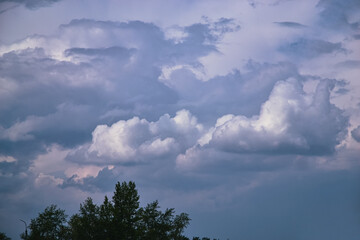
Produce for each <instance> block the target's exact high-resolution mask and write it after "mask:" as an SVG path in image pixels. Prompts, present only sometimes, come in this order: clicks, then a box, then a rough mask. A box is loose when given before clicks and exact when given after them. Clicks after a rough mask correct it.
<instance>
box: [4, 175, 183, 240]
mask: <svg viewBox="0 0 360 240" xmlns="http://www.w3.org/2000/svg"><path fill="white" fill-rule="evenodd" d="M139 199H140V197H139V194H138V192H137V190H136V185H135V183H134V182H128V183H127V182H123V183H119V182H118V183H117V184H116V185H115V192H114V195H113V197H112V201H109V199H108V198H107V196H105V198H104V202H103V203H102V204H101V205H100V206H97V205H96V204H95V203H94V202H93V200H92V199H91V198H87V199H86V200H85V201H84V203H82V204H80V209H79V212H78V213H76V214H74V215H73V216H71V218H70V220H69V221H68V222H67V220H66V218H67V216H66V215H65V211H64V210H61V209H58V208H57V206H56V205H51V206H49V207H47V208H46V209H45V210H44V212H42V213H40V214H39V216H38V217H37V218H35V219H32V220H31V223H30V225H29V229H30V235H29V236H28V238H27V239H31V240H32V239H38V240H65V239H66V240H67V239H69V240H70V239H71V240H95V239H101V240H112V239H124V240H127V239H131V240H143V239H146V240H184V239H188V238H186V237H185V236H183V235H182V234H183V232H184V229H185V228H186V227H187V226H188V224H189V222H190V218H189V216H188V214H186V213H181V214H179V215H175V211H174V209H173V208H168V209H166V210H165V211H164V212H162V211H161V210H160V206H159V203H158V201H154V202H152V203H149V204H147V206H146V207H144V208H142V207H139V205H140V204H139ZM22 238H23V239H26V237H25V234H22ZM0 240H1V239H0Z"/></svg>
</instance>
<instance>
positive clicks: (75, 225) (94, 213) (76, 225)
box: [70, 198, 101, 240]
mask: <svg viewBox="0 0 360 240" xmlns="http://www.w3.org/2000/svg"><path fill="white" fill-rule="evenodd" d="M70 227H71V236H72V239H73V240H95V239H100V235H101V228H100V215H99V207H98V206H96V204H94V203H93V200H92V199H91V198H87V199H86V200H85V202H84V203H83V204H80V211H79V213H78V214H75V215H73V216H72V217H71V219H70Z"/></svg>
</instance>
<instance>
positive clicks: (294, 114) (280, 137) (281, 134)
mask: <svg viewBox="0 0 360 240" xmlns="http://www.w3.org/2000/svg"><path fill="white" fill-rule="evenodd" d="M332 88H333V84H332V82H331V81H329V80H323V81H320V82H319V83H318V85H317V88H316V91H315V92H314V93H306V92H304V90H303V86H302V84H301V83H300V82H299V81H297V80H296V79H288V80H286V81H279V82H277V83H276V85H275V87H274V89H273V90H272V92H271V94H270V96H269V99H268V100H267V101H266V102H265V103H264V104H263V105H262V106H261V110H260V114H259V115H255V116H253V117H250V118H249V117H245V116H242V115H237V116H236V115H233V114H229V115H225V116H223V117H221V118H219V119H218V120H217V122H216V124H215V126H214V127H212V128H211V129H210V130H209V131H208V132H207V133H205V134H204V135H203V137H202V138H200V139H199V141H198V145H195V146H193V147H192V148H190V149H188V150H187V151H186V153H185V154H181V155H179V156H178V158H177V164H178V165H179V166H182V165H184V166H187V165H191V164H192V161H193V162H194V163H195V164H197V163H198V162H199V161H205V160H201V158H202V157H204V155H203V153H202V151H205V152H208V151H209V153H208V155H209V156H208V157H210V158H211V156H215V159H216V155H214V153H213V151H214V150H208V149H217V151H224V152H230V153H240V154H243V153H266V154H276V155H278V154H280V155H281V154H300V155H327V154H331V153H333V152H334V151H335V146H336V145H338V144H339V143H340V142H341V140H343V139H344V137H345V135H346V132H347V126H348V119H347V118H346V117H345V116H343V112H342V111H341V110H340V109H339V108H337V107H336V106H335V105H333V104H331V103H330V91H331V90H332ZM205 154H206V153H205ZM218 155H220V156H221V154H218ZM206 159H207V160H206V161H209V160H208V158H206ZM220 159H221V157H220ZM204 163H205V162H204ZM205 164H206V163H205Z"/></svg>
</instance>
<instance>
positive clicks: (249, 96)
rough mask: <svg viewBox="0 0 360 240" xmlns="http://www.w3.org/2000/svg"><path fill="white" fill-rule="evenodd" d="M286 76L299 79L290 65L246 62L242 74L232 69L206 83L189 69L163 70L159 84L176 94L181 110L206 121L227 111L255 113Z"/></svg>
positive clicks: (245, 113) (180, 67)
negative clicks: (188, 110) (189, 111)
mask: <svg viewBox="0 0 360 240" xmlns="http://www.w3.org/2000/svg"><path fill="white" fill-rule="evenodd" d="M164 71H168V72H164ZM289 77H294V78H299V79H300V78H302V77H301V76H300V75H299V73H298V71H297V68H296V66H295V65H294V64H292V63H290V62H279V63H274V64H270V63H259V62H256V61H252V60H249V61H248V62H247V63H246V65H245V67H244V71H243V72H240V71H239V70H238V69H234V70H233V71H232V72H230V73H228V74H226V75H224V76H217V77H214V78H211V79H209V80H208V81H200V80H199V79H198V78H197V76H196V75H195V74H194V72H193V70H192V69H191V68H190V69H189V67H188V66H178V68H173V69H166V70H164V69H163V74H162V76H161V77H160V81H162V82H164V83H165V84H166V85H167V86H169V87H170V88H171V89H173V90H175V91H176V92H177V93H178V95H179V97H180V99H181V102H180V104H181V107H184V108H186V109H190V110H191V112H193V113H194V114H196V115H197V116H199V118H201V120H202V121H205V122H208V121H209V120H210V121H214V119H216V118H218V117H220V116H222V115H225V114H228V113H229V112H231V113H235V114H243V115H246V116H248V115H253V114H256V113H257V112H258V111H259V109H260V106H261V104H262V103H263V102H264V101H266V99H267V98H268V96H269V94H270V92H271V90H272V88H273V86H274V84H275V83H276V82H277V81H279V80H286V79H287V78H289ZM249 102H251V104H248V103H249Z"/></svg>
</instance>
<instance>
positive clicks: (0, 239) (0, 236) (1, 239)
mask: <svg viewBox="0 0 360 240" xmlns="http://www.w3.org/2000/svg"><path fill="white" fill-rule="evenodd" d="M0 240H11V238H9V237H8V236H6V234H5V233H3V232H0Z"/></svg>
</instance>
